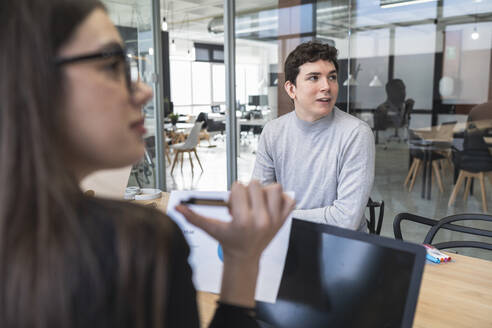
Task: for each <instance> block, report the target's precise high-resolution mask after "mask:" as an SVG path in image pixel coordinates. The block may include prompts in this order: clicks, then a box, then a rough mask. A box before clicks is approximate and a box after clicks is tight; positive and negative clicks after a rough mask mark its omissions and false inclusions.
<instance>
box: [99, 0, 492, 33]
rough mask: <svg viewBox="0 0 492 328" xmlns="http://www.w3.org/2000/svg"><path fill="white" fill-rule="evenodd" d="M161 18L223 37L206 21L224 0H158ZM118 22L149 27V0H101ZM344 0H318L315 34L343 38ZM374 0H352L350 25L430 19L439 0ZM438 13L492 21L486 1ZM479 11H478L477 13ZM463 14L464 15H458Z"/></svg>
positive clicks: (491, 4) (251, 3) (248, 4)
mask: <svg viewBox="0 0 492 328" xmlns="http://www.w3.org/2000/svg"><path fill="white" fill-rule="evenodd" d="M160 1H161V3H160V5H161V17H166V20H167V22H168V26H169V31H170V34H171V37H173V38H183V39H188V40H193V41H213V40H218V39H220V40H222V39H223V36H222V35H215V36H214V35H212V34H210V33H209V32H208V25H209V23H210V21H211V20H212V19H213V18H216V17H222V16H223V11H224V0H160ZM103 2H104V3H105V4H106V6H107V7H108V10H109V13H110V16H111V18H112V19H113V21H114V22H115V23H116V24H117V25H122V26H133V27H137V26H138V28H139V29H141V30H142V29H143V30H145V29H149V28H150V22H151V8H152V7H151V0H103ZM348 2H349V1H348V0H326V1H317V4H316V10H317V22H316V27H317V33H318V34H320V35H323V36H325V37H340V38H345V37H346V33H347V27H348V24H349V17H348V10H347V4H348ZM379 3H380V2H379V0H352V17H350V19H351V21H350V22H351V26H353V27H356V28H358V29H360V30H362V31H364V30H372V29H376V28H382V27H387V26H389V25H405V22H408V23H409V24H410V25H412V24H413V22H418V21H422V20H424V19H427V20H429V22H430V23H432V21H433V19H435V17H436V14H437V4H438V2H430V3H427V4H420V5H410V6H404V7H398V8H391V9H381V8H380V7H379ZM443 3H444V6H445V7H444V8H443V10H442V11H443V17H446V16H448V17H450V16H453V15H455V16H456V15H461V17H464V19H465V20H467V17H468V21H473V20H477V18H478V19H479V20H480V21H491V20H492V1H491V0H446V1H444V2H443ZM277 7H278V0H244V1H243V0H236V13H238V15H243V14H248V13H253V12H259V11H262V10H267V9H274V8H277ZM477 15H478V16H477ZM462 19H463V18H462Z"/></svg>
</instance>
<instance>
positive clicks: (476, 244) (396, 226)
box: [393, 213, 492, 251]
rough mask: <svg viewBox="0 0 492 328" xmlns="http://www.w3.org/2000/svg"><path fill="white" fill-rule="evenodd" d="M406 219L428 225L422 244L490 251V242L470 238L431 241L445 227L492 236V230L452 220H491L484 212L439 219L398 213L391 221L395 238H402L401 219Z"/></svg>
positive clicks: (442, 247) (491, 249) (491, 248)
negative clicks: (459, 223)
mask: <svg viewBox="0 0 492 328" xmlns="http://www.w3.org/2000/svg"><path fill="white" fill-rule="evenodd" d="M403 220H407V221H412V222H417V223H421V224H424V225H427V226H430V227H431V228H430V230H429V231H428V232H427V235H426V236H425V238H424V242H423V243H424V244H430V245H433V246H434V247H436V248H437V249H447V248H480V249H485V250H489V251H492V243H488V242H483V241H472V240H459V241H452V240H451V241H445V242H441V243H436V244H433V243H432V241H433V240H434V237H435V236H436V234H437V232H438V231H439V230H440V229H446V230H451V231H456V232H462V233H465V234H469V235H475V236H482V237H490V238H492V231H490V230H486V229H479V228H473V227H468V226H462V225H456V224H453V222H456V221H467V222H474V221H487V222H492V216H490V215H484V214H457V215H451V216H447V217H445V218H442V219H441V220H433V219H429V218H426V217H423V216H419V215H414V214H410V213H400V214H398V215H397V216H395V220H394V221H393V232H394V234H395V239H401V240H403V237H402V233H401V221H403Z"/></svg>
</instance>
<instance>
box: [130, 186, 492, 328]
mask: <svg viewBox="0 0 492 328" xmlns="http://www.w3.org/2000/svg"><path fill="white" fill-rule="evenodd" d="M168 200H169V193H163V197H162V198H161V199H158V200H154V201H142V202H139V203H144V204H148V203H152V202H155V203H156V204H157V207H158V208H159V209H160V210H163V211H165V210H166V206H167V201H168ZM450 256H451V257H452V258H453V259H454V262H451V263H445V264H432V263H428V264H426V265H425V269H424V275H423V278H422V285H421V287H420V295H419V300H418V303H417V311H416V314H415V319H414V325H413V327H415V328H441V327H442V328H452V327H470V328H482V327H483V328H491V327H492V262H491V261H486V260H481V259H477V258H473V257H468V256H463V255H457V254H450ZM217 299H218V295H215V294H211V293H205V292H198V300H197V301H198V307H199V310H200V319H201V326H202V327H207V326H208V324H209V323H210V321H211V320H212V317H213V314H214V311H215V307H216V301H217Z"/></svg>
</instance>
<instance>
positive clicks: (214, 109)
mask: <svg viewBox="0 0 492 328" xmlns="http://www.w3.org/2000/svg"><path fill="white" fill-rule="evenodd" d="M212 113H220V105H212Z"/></svg>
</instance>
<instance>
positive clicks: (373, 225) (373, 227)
mask: <svg viewBox="0 0 492 328" xmlns="http://www.w3.org/2000/svg"><path fill="white" fill-rule="evenodd" d="M367 207H368V208H369V220H367V228H368V229H369V233H372V234H375V235H378V236H379V235H380V234H381V227H382V226H383V218H384V201H381V202H373V201H372V199H371V198H369V200H368V201H367ZM378 207H379V215H378V219H377V222H376V208H378Z"/></svg>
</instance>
